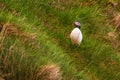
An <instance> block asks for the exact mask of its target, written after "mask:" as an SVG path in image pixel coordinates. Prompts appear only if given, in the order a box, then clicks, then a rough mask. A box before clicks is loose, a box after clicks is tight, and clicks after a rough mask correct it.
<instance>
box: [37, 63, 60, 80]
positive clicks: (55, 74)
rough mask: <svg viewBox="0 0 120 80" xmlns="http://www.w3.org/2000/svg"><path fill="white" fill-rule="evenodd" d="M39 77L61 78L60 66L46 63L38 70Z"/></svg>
mask: <svg viewBox="0 0 120 80" xmlns="http://www.w3.org/2000/svg"><path fill="white" fill-rule="evenodd" d="M37 77H38V78H40V79H42V80H61V72H60V68H59V67H58V66H57V65H55V64H51V65H45V66H43V67H42V68H41V69H40V70H38V73H37Z"/></svg>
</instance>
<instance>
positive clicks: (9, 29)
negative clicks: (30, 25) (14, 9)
mask: <svg viewBox="0 0 120 80" xmlns="http://www.w3.org/2000/svg"><path fill="white" fill-rule="evenodd" d="M6 36H16V37H21V38H24V40H26V39H35V38H36V37H35V35H34V34H31V33H25V32H23V31H20V30H19V29H18V28H17V26H16V25H13V24H10V23H2V24H1V25H0V38H1V37H6Z"/></svg>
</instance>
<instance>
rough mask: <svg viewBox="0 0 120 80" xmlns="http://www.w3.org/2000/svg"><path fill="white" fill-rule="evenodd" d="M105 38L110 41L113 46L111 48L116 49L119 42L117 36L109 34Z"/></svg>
mask: <svg viewBox="0 0 120 80" xmlns="http://www.w3.org/2000/svg"><path fill="white" fill-rule="evenodd" d="M107 36H108V40H109V41H110V43H111V45H112V46H113V48H115V49H117V48H118V46H119V42H118V40H117V36H116V35H115V33H113V32H109V33H108V34H107Z"/></svg>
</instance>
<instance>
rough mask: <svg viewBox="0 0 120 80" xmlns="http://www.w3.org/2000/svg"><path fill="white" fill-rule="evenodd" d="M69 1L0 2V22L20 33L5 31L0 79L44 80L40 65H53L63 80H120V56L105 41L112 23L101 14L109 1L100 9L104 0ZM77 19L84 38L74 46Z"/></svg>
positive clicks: (2, 42)
mask: <svg viewBox="0 0 120 80" xmlns="http://www.w3.org/2000/svg"><path fill="white" fill-rule="evenodd" d="M63 2H64V0H63ZM68 3H69V4H67V3H66V2H64V3H62V1H57V0H55V1H47V0H44V1H43V0H36V1H34V0H31V1H27V0H25V1H23V0H21V1H20V0H19V1H15V0H7V1H6V0H2V1H1V3H0V4H2V5H3V6H2V7H1V8H0V10H1V12H0V23H2V24H5V23H9V24H14V27H17V29H18V31H20V32H16V33H19V35H16V34H14V33H15V31H14V33H13V34H12V33H11V35H8V34H7V33H6V34H2V32H1V36H0V39H1V43H0V45H1V50H0V51H1V54H0V55H1V56H0V57H1V61H0V64H1V65H0V70H1V72H2V74H0V77H3V78H5V79H7V80H28V79H29V80H39V79H40V80H41V79H43V78H42V77H43V76H40V77H38V75H37V70H38V69H39V67H42V66H43V65H51V64H55V65H57V66H58V67H59V68H60V74H61V76H62V79H63V80H81V79H83V80H119V79H120V77H119V76H120V73H119V68H120V65H119V62H120V57H119V55H118V54H116V53H117V49H114V48H113V46H111V45H110V42H109V41H108V40H107V39H108V38H107V37H106V36H107V35H106V34H107V33H108V32H110V31H111V29H109V27H105V26H107V24H108V23H109V22H107V21H106V19H107V18H108V17H107V16H105V15H104V13H103V10H104V6H105V5H106V4H107V1H105V4H103V5H104V6H103V7H100V6H101V5H102V3H104V1H101V2H100V1H99V0H94V1H90V0H86V1H82V0H80V1H79V0H76V2H75V1H73V0H71V2H70V1H68ZM72 3H73V4H72ZM98 3H100V4H98ZM108 8H109V7H108ZM108 16H109V15H108ZM75 20H77V21H80V22H81V24H82V27H81V30H82V33H83V37H84V38H83V42H82V44H81V45H80V46H79V47H76V46H73V45H72V44H71V42H70V39H69V33H70V31H71V30H72V29H73V28H72V26H71V24H72V22H74V21H75ZM108 21H109V20H108ZM101 25H102V26H101ZM9 26H11V25H9ZM105 37H106V38H107V39H106V38H105ZM23 64H24V65H23ZM5 74H7V75H5ZM44 76H45V75H44ZM59 79H60V78H59ZM43 80H44V79H43Z"/></svg>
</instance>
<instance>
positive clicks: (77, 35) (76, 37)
mask: <svg viewBox="0 0 120 80" xmlns="http://www.w3.org/2000/svg"><path fill="white" fill-rule="evenodd" d="M70 38H71V41H72V43H73V44H76V45H80V43H81V41H82V33H81V31H80V29H79V28H74V29H73V30H72V32H71V34H70Z"/></svg>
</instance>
